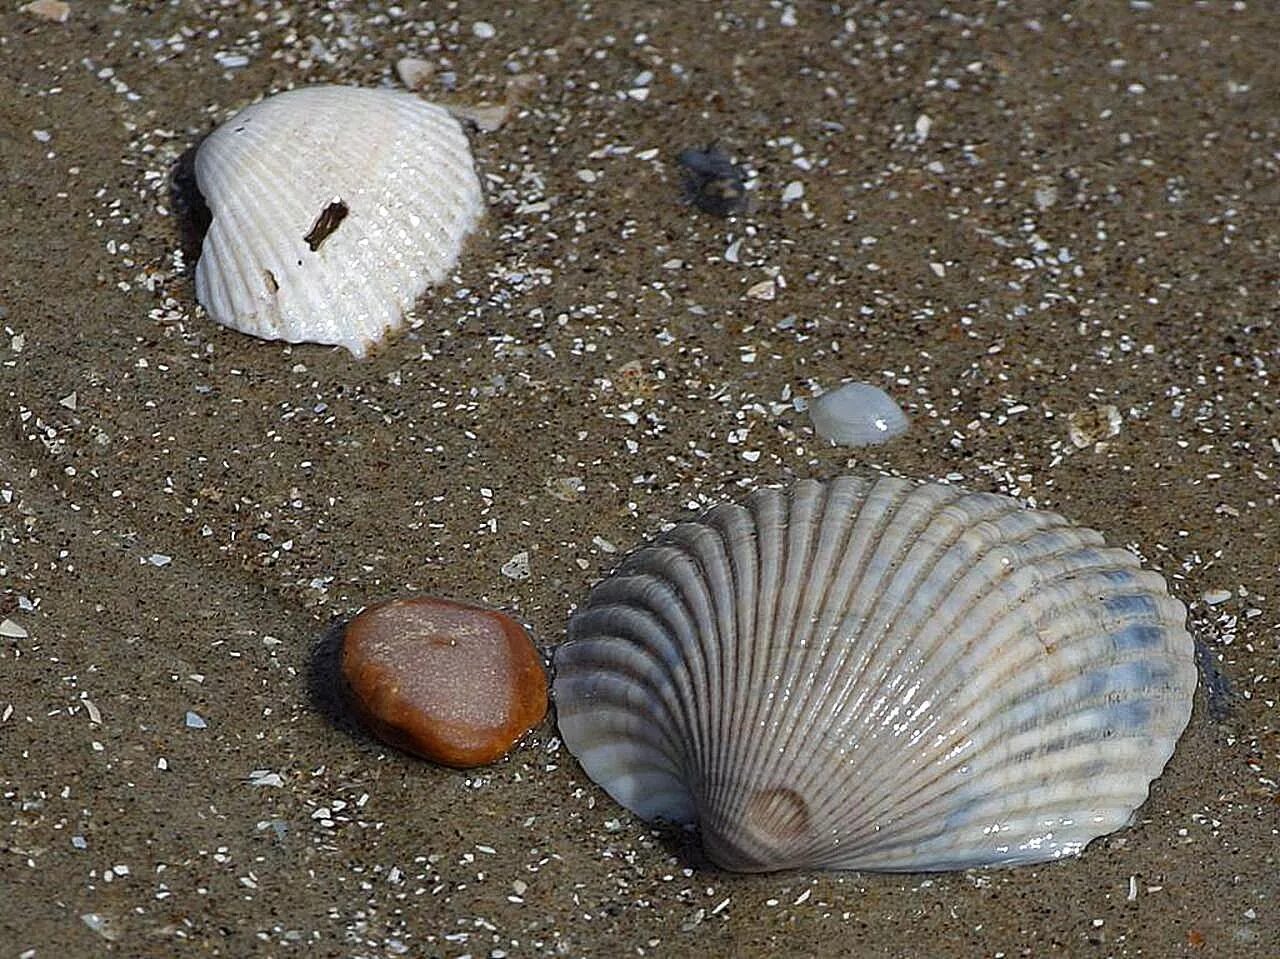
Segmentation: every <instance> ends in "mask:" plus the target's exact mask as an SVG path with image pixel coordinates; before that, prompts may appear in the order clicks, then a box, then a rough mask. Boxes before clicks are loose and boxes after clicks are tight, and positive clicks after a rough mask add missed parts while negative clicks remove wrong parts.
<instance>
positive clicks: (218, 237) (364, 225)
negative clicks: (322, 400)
mask: <svg viewBox="0 0 1280 959" xmlns="http://www.w3.org/2000/svg"><path fill="white" fill-rule="evenodd" d="M196 182H197V185H198V186H199V188H200V192H201V193H202V194H203V196H204V198H205V202H206V203H207V204H208V206H209V210H210V212H211V213H212V216H213V219H212V223H211V224H210V226H209V230H208V233H207V234H206V235H205V238H204V245H203V248H202V251H201V254H200V260H199V262H198V263H197V265H196V296H197V297H198V298H199V300H200V302H201V303H202V304H203V305H204V307H205V309H207V310H208V311H209V313H210V314H211V315H212V316H213V318H214V319H215V320H217V321H218V322H219V323H222V324H223V325H225V326H230V327H232V328H233V329H237V330H240V331H241V332H243V333H249V334H251V335H253V336H259V337H263V338H264V339H274V340H288V341H289V342H291V343H298V342H312V343H332V344H338V345H341V346H345V347H346V348H347V349H348V350H350V351H351V352H352V353H353V354H355V355H356V356H363V355H364V353H365V352H366V350H368V348H369V347H370V346H372V345H373V344H375V343H377V342H378V341H379V340H380V339H381V338H382V337H383V335H384V334H385V333H386V332H387V331H388V330H395V329H398V328H399V327H400V325H401V323H402V321H403V314H404V311H405V310H406V309H408V308H409V307H410V306H412V305H413V302H414V300H415V299H417V297H418V296H419V295H421V294H422V292H423V291H424V290H426V289H427V287H428V286H430V285H432V284H434V283H438V282H439V281H440V280H442V279H444V277H445V276H446V274H447V273H448V272H449V270H451V269H452V268H453V266H454V264H455V263H456V262H457V259H458V255H459V253H460V252H461V250H462V244H463V240H464V239H465V238H466V236H467V234H468V233H470V232H471V230H472V229H473V228H474V226H475V224H476V221H477V220H478V219H479V217H480V214H481V212H482V210H483V205H484V202H483V195H482V193H481V190H480V181H479V180H478V179H477V177H476V173H475V168H474V166H473V164H472V160H471V148H470V146H469V145H468V143H467V138H466V135H465V134H464V133H463V131H462V128H461V127H460V126H459V124H458V121H457V120H455V119H454V118H453V117H452V116H450V115H449V113H448V111H446V110H445V109H444V108H443V107H439V106H436V105H434V104H431V103H426V102H425V101H423V100H420V99H419V98H418V97H416V96H414V95H413V94H411V93H405V92H403V91H397V90H366V89H360V88H358V87H343V86H314V87H304V88H302V89H299V90H291V91H289V92H287V93H280V94H277V95H276V96H273V97H268V98H267V99H265V100H263V101H261V102H259V103H255V104H253V106H250V107H246V108H245V109H243V110H241V111H240V112H239V113H237V114H236V115H235V116H234V117H232V118H231V119H230V120H228V121H227V122H226V123H224V124H223V125H222V126H220V127H219V128H218V129H217V130H215V131H214V132H213V133H212V134H210V135H209V137H208V138H207V139H206V140H205V141H204V143H202V144H201V145H200V149H199V150H198V151H197V153H196Z"/></svg>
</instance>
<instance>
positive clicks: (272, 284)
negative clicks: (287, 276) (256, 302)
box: [262, 270, 280, 296]
mask: <svg viewBox="0 0 1280 959" xmlns="http://www.w3.org/2000/svg"><path fill="white" fill-rule="evenodd" d="M262 278H263V279H264V280H266V281H267V292H268V293H270V294H271V295H272V296H275V295H276V294H277V293H279V292H280V282H279V281H278V280H277V279H276V275H275V274H274V273H272V272H271V271H270V270H263V271H262Z"/></svg>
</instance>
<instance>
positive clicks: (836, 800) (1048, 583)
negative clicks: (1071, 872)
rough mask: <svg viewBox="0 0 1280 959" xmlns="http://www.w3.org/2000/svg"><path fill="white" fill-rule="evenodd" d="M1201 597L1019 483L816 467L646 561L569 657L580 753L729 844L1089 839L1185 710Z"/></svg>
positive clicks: (616, 586)
mask: <svg viewBox="0 0 1280 959" xmlns="http://www.w3.org/2000/svg"><path fill="white" fill-rule="evenodd" d="M1185 620H1186V611H1185V609H1184V608H1183V605H1182V604H1181V603H1180V602H1178V601H1177V600H1176V599H1173V598H1171V597H1170V596H1169V594H1168V591H1167V589H1166V587H1165V583H1164V580H1163V579H1162V578H1161V577H1160V576H1159V575H1157V574H1156V573H1153V572H1149V571H1145V570H1143V569H1141V568H1140V567H1139V564H1138V560H1137V559H1136V558H1135V557H1134V556H1133V555H1132V554H1130V553H1129V552H1127V551H1125V550H1122V549H1113V548H1108V547H1107V546H1105V545H1104V544H1103V540H1102V536H1101V535H1100V534H1098V533H1097V532H1095V531H1093V530H1090V529H1085V528H1082V527H1079V526H1075V525H1072V524H1071V523H1069V522H1067V521H1066V520H1064V519H1063V518H1062V517H1061V516H1058V515H1056V514H1054V513H1050V512H1045V511H1042V510H1035V509H1027V508H1024V507H1022V506H1020V505H1019V504H1018V503H1017V502H1016V501H1015V500H1012V499H1010V498H1008V497H1004V496H997V495H992V494H984V493H966V492H963V491H961V490H958V489H955V488H953V487H950V486H944V485H941V484H936V483H932V484H924V485H917V484H914V483H911V482H908V481H906V480H900V479H894V478H888V477H884V478H878V479H862V478H852V477H845V478H841V479H838V480H834V481H832V482H829V483H820V482H814V481H804V482H801V483H799V484H797V485H796V486H794V487H793V488H791V489H790V490H787V491H779V490H762V491H759V492H757V493H755V494H753V495H752V496H751V497H750V498H749V499H748V500H747V501H746V502H745V504H743V505H724V506H719V507H716V508H715V509H713V510H711V511H710V512H709V513H707V514H706V515H705V516H703V517H702V518H701V519H699V520H697V521H695V522H687V523H682V524H680V525H678V526H676V527H674V528H673V529H672V530H671V531H670V532H668V533H666V534H665V535H663V536H662V537H660V538H659V539H658V540H657V541H656V542H654V543H653V544H652V545H649V546H646V547H644V548H642V549H640V550H639V551H638V552H636V553H634V554H632V555H631V556H630V557H629V558H628V559H627V560H626V561H625V562H624V563H623V565H622V567H621V568H620V569H619V570H618V571H617V572H616V573H615V574H614V575H612V576H610V577H609V578H607V579H605V580H604V581H603V582H602V583H600V584H599V585H598V586H597V587H596V588H595V589H594V591H593V592H592V593H591V596H590V598H589V600H588V602H587V604H586V605H585V607H584V608H583V609H581V610H579V611H578V612H577V613H576V614H575V615H574V616H573V618H572V620H571V622H570V624H569V636H568V639H567V640H566V642H565V643H564V644H563V645H561V646H560V647H559V648H558V649H557V650H556V653H555V673H556V675H555V687H554V688H555V702H556V708H557V712H558V716H559V725H560V730H561V733H562V735H563V737H564V741H565V744H566V745H567V746H568V747H569V749H570V751H571V752H572V753H573V754H574V755H575V756H576V757H577V758H578V760H579V762H581V763H582V766H583V768H584V769H585V770H586V772H587V774H588V775H589V776H591V778H592V779H594V780H595V781H596V782H598V783H599V784H600V785H601V786H603V787H604V788H605V790H607V791H608V792H609V794H610V795H611V796H613V798H614V799H616V800H617V801H618V802H620V803H621V804H622V805H624V806H626V807H628V808H629V809H631V810H633V811H635V812H636V813H638V814H639V815H640V816H643V817H645V818H659V819H666V820H670V821H674V822H679V823H693V822H696V823H697V824H698V827H699V829H700V831H701V834H702V842H703V845H704V847H705V849H706V851H707V853H708V854H709V856H710V857H711V859H712V860H713V861H715V862H716V863H717V864H719V865H721V866H723V867H725V868H729V869H738V870H747V871H763V870H771V869H784V868H796V867H816V868H835V869H885V870H913V871H914V870H933V869H953V868H964V867H969V866H981V865H998V864H1001V865H1002V864H1016V863H1028V862H1037V861H1041V860H1048V859H1056V858H1059V857H1062V856H1067V855H1072V854H1076V853H1079V852H1080V851H1081V850H1082V849H1083V848H1084V846H1085V844H1087V843H1088V842H1089V841H1090V840H1092V839H1094V838H1096V837H1098V836H1101V835H1104V834H1105V833H1108V832H1111V831H1112V830H1114V829H1117V828H1119V827H1121V826H1123V825H1124V824H1125V823H1126V822H1127V821H1128V820H1129V817H1130V815H1131V813H1132V812H1133V810H1134V809H1136V808H1137V807H1138V806H1139V805H1140V804H1141V803H1142V802H1143V801H1144V800H1145V799H1146V797H1147V789H1148V786H1149V784H1150V783H1151V781H1152V780H1153V779H1154V778H1155V777H1156V776H1158V775H1159V774H1160V771H1161V769H1163V768H1164V765H1165V763H1166V762H1167V761H1168V759H1169V757H1170V755H1172V753H1173V747H1174V743H1175V742H1176V741H1177V739H1178V736H1179V735H1180V734H1181V732H1182V730H1183V728H1184V727H1185V726H1186V724H1187V720H1188V718H1189V716H1190V713H1191V698H1192V694H1193V692H1194V689H1195V683H1196V670H1195V665H1194V661H1193V650H1192V642H1191V638H1190V636H1189V635H1188V633H1187V631H1186V628H1185Z"/></svg>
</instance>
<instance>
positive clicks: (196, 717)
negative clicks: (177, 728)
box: [186, 709, 209, 729]
mask: <svg viewBox="0 0 1280 959" xmlns="http://www.w3.org/2000/svg"><path fill="white" fill-rule="evenodd" d="M186 723H187V728H188V729H204V728H205V727H207V726H208V725H209V724H208V723H206V722H205V721H204V717H202V716H201V715H200V714H199V713H193V712H192V711H191V710H189V709H188V710H187V718H186Z"/></svg>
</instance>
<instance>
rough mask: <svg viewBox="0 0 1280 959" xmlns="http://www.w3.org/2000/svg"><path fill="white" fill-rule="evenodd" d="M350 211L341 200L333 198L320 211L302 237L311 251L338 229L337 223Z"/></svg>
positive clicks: (315, 249)
mask: <svg viewBox="0 0 1280 959" xmlns="http://www.w3.org/2000/svg"><path fill="white" fill-rule="evenodd" d="M350 212H351V211H350V210H349V209H348V208H347V205H346V204H345V203H343V202H342V201H341V200H334V201H333V202H331V203H330V204H329V205H328V206H326V207H325V208H324V209H323V210H321V211H320V215H319V216H318V217H316V222H315V223H313V224H311V229H310V231H308V233H307V235H306V236H304V237H303V239H304V240H306V241H307V246H309V247H311V252H312V253H315V252H316V251H317V250H318V249H320V244H322V243H323V242H324V241H325V240H327V239H329V237H331V236H333V234H334V231H335V230H337V229H338V226H339V224H341V223H342V221H343V220H345V219H346V218H347V214H348V213H350Z"/></svg>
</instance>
